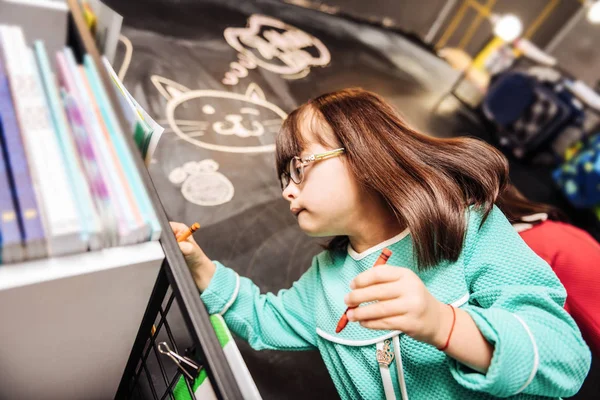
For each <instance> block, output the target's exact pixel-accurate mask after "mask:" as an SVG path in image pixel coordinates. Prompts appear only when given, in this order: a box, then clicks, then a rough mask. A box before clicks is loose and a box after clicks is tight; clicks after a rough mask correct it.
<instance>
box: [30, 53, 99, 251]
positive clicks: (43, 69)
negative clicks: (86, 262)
mask: <svg viewBox="0 0 600 400" xmlns="http://www.w3.org/2000/svg"><path fill="white" fill-rule="evenodd" d="M34 49H35V54H36V58H37V64H38V67H39V71H40V74H41V78H42V84H43V87H44V89H45V95H46V100H47V103H48V105H49V106H50V116H51V119H52V122H53V125H54V131H55V133H56V135H57V136H56V141H57V142H58V144H59V146H60V149H61V153H62V159H63V162H64V164H65V167H66V170H67V174H68V178H69V184H70V189H71V192H72V193H73V195H74V198H75V202H76V205H77V210H78V212H79V218H80V220H81V221H82V224H83V233H84V238H85V240H86V241H87V242H88V243H89V247H90V250H98V249H100V248H102V247H104V246H103V239H102V225H101V223H100V218H99V217H98V214H97V213H96V209H95V207H94V204H93V202H92V196H91V193H90V188H89V185H88V182H87V180H86V179H85V176H84V174H83V171H82V169H81V163H80V162H79V157H78V153H77V151H76V149H75V144H74V142H73V134H72V133H71V130H70V129H69V128H70V127H69V124H68V122H67V118H66V116H65V111H64V108H63V105H62V101H61V99H60V97H59V95H58V90H57V87H56V81H55V77H54V74H53V73H52V70H51V69H50V62H49V60H48V55H47V54H46V49H45V47H44V43H43V42H41V41H37V42H35V44H34Z"/></svg>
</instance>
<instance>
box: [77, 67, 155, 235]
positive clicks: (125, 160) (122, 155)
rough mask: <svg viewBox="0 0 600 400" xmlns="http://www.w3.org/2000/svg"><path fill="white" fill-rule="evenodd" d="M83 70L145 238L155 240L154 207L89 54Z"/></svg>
mask: <svg viewBox="0 0 600 400" xmlns="http://www.w3.org/2000/svg"><path fill="white" fill-rule="evenodd" d="M84 65H85V72H86V75H87V77H88V82H89V83H90V85H91V87H92V90H93V92H94V96H95V99H96V101H97V104H98V105H99V108H100V111H101V113H102V116H103V119H104V121H105V123H106V124H107V127H108V132H109V134H110V138H111V139H112V143H113V145H114V146H115V149H116V151H117V154H118V156H119V160H120V162H121V163H122V165H123V169H124V171H125V174H126V176H127V181H128V182H129V185H130V186H131V188H132V190H133V193H134V195H135V198H136V203H137V206H138V207H139V209H140V212H141V214H142V217H143V219H144V221H145V222H146V224H148V227H149V228H150V229H149V231H148V232H147V235H146V237H145V240H157V239H158V238H159V237H160V234H161V226H160V224H159V222H158V218H157V217H156V213H155V212H154V208H153V206H152V204H151V202H150V198H149V197H148V193H147V192H146V188H145V187H144V185H143V184H142V179H141V177H140V174H139V172H138V170H137V168H136V166H135V164H134V162H133V158H132V157H133V156H132V154H131V152H130V150H129V147H128V146H127V144H126V143H125V139H124V136H123V135H124V133H123V132H122V130H121V129H120V125H119V123H118V121H117V118H116V116H115V114H114V110H113V109H112V106H111V104H110V102H109V100H108V96H107V94H106V92H105V90H104V87H103V85H102V83H101V81H100V77H99V75H98V71H97V70H96V67H95V65H94V62H93V60H92V58H91V57H90V56H89V55H85V56H84Z"/></svg>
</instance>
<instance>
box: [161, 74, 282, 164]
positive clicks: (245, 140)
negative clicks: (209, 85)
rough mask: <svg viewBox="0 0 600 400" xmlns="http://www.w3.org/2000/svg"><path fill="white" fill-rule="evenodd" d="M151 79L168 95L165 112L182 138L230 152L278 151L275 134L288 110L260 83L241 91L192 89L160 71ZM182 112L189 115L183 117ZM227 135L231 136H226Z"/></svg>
mask: <svg viewBox="0 0 600 400" xmlns="http://www.w3.org/2000/svg"><path fill="white" fill-rule="evenodd" d="M150 79H151V80H152V83H153V84H154V86H155V87H156V88H157V89H158V91H159V92H160V93H161V94H162V95H163V96H164V97H165V98H166V99H167V105H166V110H165V116H166V118H167V122H168V124H169V127H170V129H171V130H172V131H173V132H175V134H176V135H178V136H179V138H181V139H183V140H185V141H187V142H189V143H191V144H194V145H196V146H198V147H202V148H204V149H207V150H214V151H222V152H228V153H267V152H273V151H275V135H276V133H277V132H278V131H279V128H280V127H281V124H282V123H283V120H284V119H285V118H286V117H287V114H286V113H285V111H283V110H282V109H281V108H279V107H277V106H276V105H275V104H273V103H270V102H268V101H267V100H266V98H265V94H264V92H263V91H262V89H261V88H260V87H259V86H258V85H256V84H254V83H251V84H250V85H249V86H248V88H247V90H246V92H245V93H244V94H241V93H232V92H226V91H220V90H190V89H188V88H187V87H185V86H183V85H181V84H179V83H177V82H174V81H172V80H170V79H167V78H164V77H162V76H159V75H153V76H152V77H151V78H150ZM186 112H187V114H186ZM176 114H177V115H178V117H177V118H176ZM180 114H185V115H186V116H188V117H189V119H182V118H180ZM226 137H228V138H231V139H227V140H228V141H227V140H224V138H226Z"/></svg>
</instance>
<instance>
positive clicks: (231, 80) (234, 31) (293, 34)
mask: <svg viewBox="0 0 600 400" xmlns="http://www.w3.org/2000/svg"><path fill="white" fill-rule="evenodd" d="M223 36H225V40H226V41H227V43H228V44H229V45H230V46H231V47H233V48H234V49H235V50H237V51H238V61H234V62H232V63H231V64H230V65H229V67H230V70H229V71H228V72H226V73H225V77H224V78H223V81H222V82H223V84H225V85H231V86H233V85H237V83H238V82H239V79H240V78H245V77H246V76H248V70H250V69H254V68H256V67H257V66H259V67H261V68H264V69H266V70H268V71H271V72H274V73H276V74H280V75H281V76H282V77H283V78H286V79H300V78H303V77H305V76H306V75H308V73H309V72H310V67H312V66H319V67H324V66H326V65H328V64H329V62H330V61H331V55H330V54H329V50H327V47H325V45H324V44H323V43H322V42H321V41H320V40H319V39H317V38H316V37H314V36H312V35H310V34H308V33H306V32H304V31H302V30H300V29H298V28H296V27H294V26H292V25H288V24H286V23H284V22H282V21H280V20H278V19H275V18H272V17H267V16H265V15H258V14H254V15H251V16H250V17H249V18H248V26H246V27H245V28H226V29H225V31H224V32H223Z"/></svg>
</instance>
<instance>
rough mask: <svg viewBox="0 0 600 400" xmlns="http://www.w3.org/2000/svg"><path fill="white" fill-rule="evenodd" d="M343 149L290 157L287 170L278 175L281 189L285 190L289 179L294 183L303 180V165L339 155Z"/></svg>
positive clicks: (297, 183)
mask: <svg viewBox="0 0 600 400" xmlns="http://www.w3.org/2000/svg"><path fill="white" fill-rule="evenodd" d="M345 151H346V149H344V148H339V149H335V150H331V151H328V152H325V153H320V154H311V155H310V156H308V157H304V158H300V157H298V156H296V157H294V158H292V159H291V160H290V164H289V166H288V170H287V171H284V172H282V173H281V176H280V177H279V179H280V180H281V190H285V188H286V187H287V186H288V185H289V184H290V180H292V181H294V183H295V184H296V185H299V184H301V183H302V181H303V180H304V167H305V166H307V165H308V164H310V163H311V162H316V161H322V160H326V159H328V158H333V157H337V156H341V155H342V154H344V152H345Z"/></svg>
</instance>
